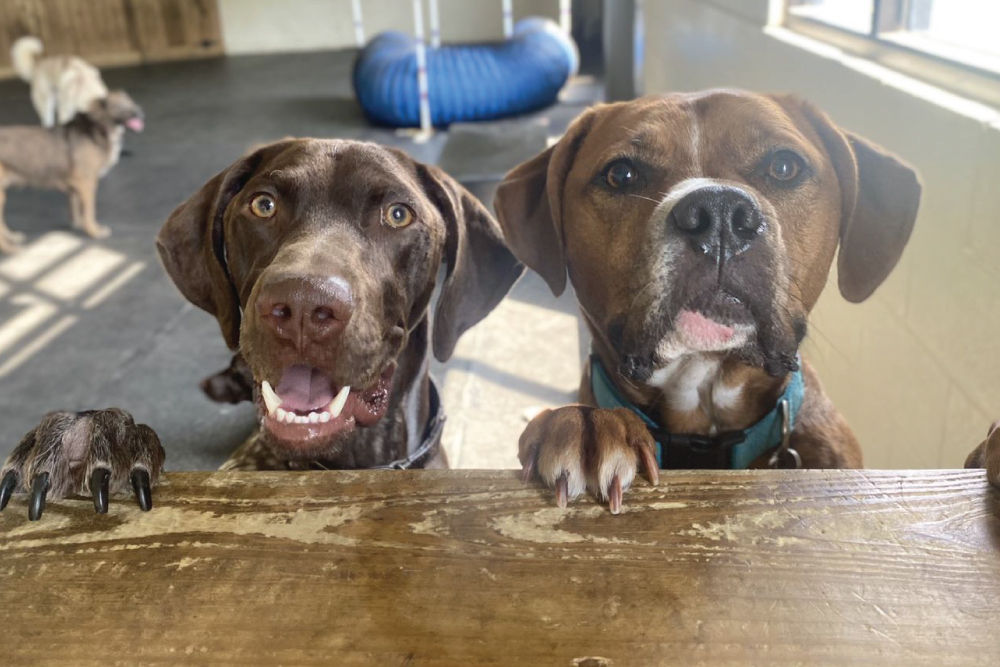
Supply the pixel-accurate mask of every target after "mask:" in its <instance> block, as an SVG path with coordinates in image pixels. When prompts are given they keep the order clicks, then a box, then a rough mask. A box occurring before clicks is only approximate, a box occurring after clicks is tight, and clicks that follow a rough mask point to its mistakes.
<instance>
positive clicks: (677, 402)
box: [649, 354, 720, 412]
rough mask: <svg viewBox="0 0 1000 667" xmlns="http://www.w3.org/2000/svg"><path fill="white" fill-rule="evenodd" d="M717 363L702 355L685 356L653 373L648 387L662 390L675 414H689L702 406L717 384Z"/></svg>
mask: <svg viewBox="0 0 1000 667" xmlns="http://www.w3.org/2000/svg"><path fill="white" fill-rule="evenodd" d="M719 370H720V364H719V361H718V360H717V359H713V358H709V357H706V356H703V355H700V354H691V355H684V356H682V357H679V358H677V359H675V360H673V361H672V362H670V363H669V364H667V365H666V366H664V367H663V368H658V369H656V370H655V371H653V374H652V375H651V376H650V378H649V384H650V385H652V386H655V387H658V388H660V389H661V390H662V391H663V396H664V397H665V398H666V400H667V403H668V404H669V405H670V408H671V409H672V410H677V411H680V412H689V411H691V410H695V409H696V408H698V406H699V405H701V402H702V398H701V397H702V394H703V393H704V394H706V395H708V394H709V389H710V387H711V385H712V383H713V382H716V381H717V380H718V376H719Z"/></svg>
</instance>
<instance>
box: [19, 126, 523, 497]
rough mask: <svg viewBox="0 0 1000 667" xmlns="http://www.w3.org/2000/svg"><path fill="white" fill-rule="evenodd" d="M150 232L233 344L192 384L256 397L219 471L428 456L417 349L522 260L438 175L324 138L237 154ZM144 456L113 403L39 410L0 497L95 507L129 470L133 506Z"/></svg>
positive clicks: (430, 447) (434, 342)
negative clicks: (27, 496)
mask: <svg viewBox="0 0 1000 667" xmlns="http://www.w3.org/2000/svg"><path fill="white" fill-rule="evenodd" d="M157 245H158V248H159V251H160V256H161V258H162V259H163V264H164V266H165V267H166V269H167V272H168V273H169V274H170V277H171V278H172V279H173V280H174V282H175V283H176V284H177V286H178V288H180V290H181V292H182V293H183V294H184V296H185V297H186V298H187V299H188V300H189V301H191V302H192V303H194V304H195V305H196V306H199V307H200V308H202V309H204V310H206V311H207V312H209V313H211V314H212V315H213V316H214V317H215V318H216V319H217V320H218V323H219V327H220V329H221V332H222V336H223V339H224V340H225V342H226V343H227V344H228V345H229V347H230V348H231V349H233V350H234V351H235V352H237V353H238V358H237V359H235V360H234V363H233V365H232V366H231V367H230V368H229V369H227V370H226V371H224V372H223V373H222V374H220V375H217V376H215V377H213V378H210V379H209V381H207V382H206V383H204V384H203V387H204V388H205V390H206V392H208V393H210V394H211V395H213V397H215V398H219V397H220V396H222V397H225V398H226V399H227V400H233V399H239V398H242V397H246V398H248V399H252V400H253V401H254V402H255V404H256V406H257V409H258V416H259V430H258V432H257V433H255V434H254V435H253V436H252V437H251V439H250V440H249V441H248V442H247V443H246V444H244V445H243V446H242V447H241V448H240V449H239V450H238V451H237V452H236V454H235V455H234V456H233V458H232V459H230V461H229V462H228V463H227V464H226V467H227V468H230V469H234V468H241V469H248V468H249V469H291V468H298V469H304V468H312V467H316V468H323V469H326V468H364V467H392V468H407V467H429V466H435V467H440V466H444V465H446V461H445V457H444V452H443V451H442V450H441V449H440V447H439V446H438V445H439V437H440V430H441V424H442V421H443V416H442V413H441V406H440V403H439V400H438V396H437V392H436V390H435V388H434V385H433V382H432V381H431V379H430V376H429V375H428V373H427V366H428V361H429V351H430V350H431V349H433V352H434V354H435V356H436V357H437V358H438V359H441V360H444V359H447V358H448V357H449V356H450V355H451V353H452V350H453V349H454V347H455V343H456V341H457V339H458V337H459V336H460V335H461V334H462V333H463V332H464V331H465V330H466V329H468V328H469V327H471V326H472V325H474V324H475V323H477V322H478V321H479V320H481V319H482V318H483V317H484V316H485V315H486V314H487V313H488V312H489V311H490V310H492V309H493V307H494V306H495V305H496V304H497V303H498V302H499V301H500V300H501V299H502V298H503V296H504V295H505V294H506V292H507V290H508V289H509V288H510V286H511V285H512V284H513V282H514V281H515V280H516V279H517V278H518V276H519V275H520V274H521V271H522V265H521V264H520V263H519V262H518V261H517V260H516V259H515V258H514V256H513V255H512V254H511V253H510V251H509V250H508V249H507V248H506V246H504V244H503V243H502V235H501V232H500V228H499V226H498V224H497V222H496V221H495V220H494V219H493V217H492V216H491V215H490V214H489V212H487V210H486V209H485V208H484V207H483V205H482V204H481V203H479V202H478V201H477V200H476V199H475V198H474V197H473V196H472V195H471V194H470V193H469V192H468V191H466V190H465V189H464V188H463V187H462V186H461V185H459V184H458V183H457V182H456V181H455V180H453V179H452V178H451V177H449V176H448V175H446V174H445V173H444V172H442V171H441V170H439V169H437V168H436V167H431V166H427V165H423V164H420V163H418V162H415V161H413V160H412V159H410V158H409V157H407V156H406V155H404V154H403V153H401V152H399V151H396V150H392V149H387V148H383V147H379V146H376V145H374V144H368V143H360V142H351V141H337V140H316V139H302V140H294V139H293V140H286V141H282V142H278V143H275V144H271V145H268V146H265V147H263V148H260V149H258V150H256V151H254V152H252V153H251V154H249V155H247V156H246V157H244V158H242V159H240V160H238V161H237V162H235V163H234V164H233V165H232V166H230V167H229V168H228V169H226V170H224V171H223V172H221V173H220V174H218V175H217V176H215V177H214V178H212V179H211V180H210V181H209V182H208V183H206V184H205V186H204V187H203V188H202V189H201V190H200V191H198V192H197V193H196V194H194V196H192V197H191V198H190V199H189V200H188V201H187V202H185V203H183V204H181V205H180V206H179V207H178V208H177V209H176V210H175V211H174V212H173V214H172V215H171V216H170V218H169V220H167V222H166V224H165V225H164V226H163V229H162V230H161V231H160V235H159V237H158V240H157ZM442 264H444V265H445V266H446V267H447V270H446V273H445V278H444V282H443V284H442V286H441V293H440V296H439V298H438V300H437V302H436V303H437V305H436V309H435V311H434V313H433V327H432V321H431V317H430V316H429V309H430V304H431V295H432V293H433V291H434V288H435V283H436V280H437V277H438V273H439V272H438V268H439V267H440V266H441V265H442ZM432 329H433V332H432ZM220 378H228V379H229V382H220ZM165 400H169V399H168V398H166V399H165ZM168 445H169V443H168ZM162 462H163V453H162V449H161V447H160V443H159V441H158V440H157V437H156V434H155V433H154V432H153V431H152V430H151V429H149V428H148V427H145V426H143V425H135V424H134V423H133V421H132V418H131V417H130V416H129V415H128V413H126V412H123V411H121V410H102V411H95V412H83V413H66V412H61V413H53V414H52V415H49V416H48V417H46V418H45V419H44V420H43V421H42V423H41V424H39V426H38V427H37V428H35V429H34V430H33V431H32V432H31V433H29V434H28V435H27V436H26V437H25V439H24V441H23V442H22V443H21V444H20V445H19V446H18V447H17V448H15V450H14V452H13V453H12V454H11V456H10V458H9V459H8V461H7V463H6V464H4V466H3V468H2V469H0V479H2V481H0V506H2V505H3V504H6V502H7V500H8V498H9V496H10V493H11V492H12V491H13V490H14V489H15V488H20V489H23V490H25V491H31V494H32V495H31V500H30V503H29V505H30V508H31V512H32V515H33V516H34V517H37V516H38V515H39V514H40V513H41V507H42V506H43V505H44V501H45V499H46V497H50V498H51V497H55V496H60V495H63V494H65V493H71V492H84V493H92V494H93V496H94V499H95V500H94V502H95V505H96V506H97V508H98V510H103V509H105V508H106V507H107V494H108V492H109V491H110V492H112V493H113V492H115V491H117V490H120V489H126V488H128V486H129V484H132V485H133V486H134V487H135V488H136V493H137V495H138V497H139V499H140V501H141V504H143V506H144V507H148V506H149V505H150V501H151V499H150V495H149V491H148V489H149V485H150V484H151V483H155V481H156V478H157V476H158V475H159V472H160V468H161V464H162Z"/></svg>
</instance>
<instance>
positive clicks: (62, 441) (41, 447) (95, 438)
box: [0, 408, 164, 521]
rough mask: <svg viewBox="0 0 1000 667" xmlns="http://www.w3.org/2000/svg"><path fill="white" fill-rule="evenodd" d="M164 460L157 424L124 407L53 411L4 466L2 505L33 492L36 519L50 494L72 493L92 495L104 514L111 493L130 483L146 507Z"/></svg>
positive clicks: (32, 512)
mask: <svg viewBox="0 0 1000 667" xmlns="http://www.w3.org/2000/svg"><path fill="white" fill-rule="evenodd" d="M163 459H164V452H163V447H162V446H160V439H159V438H158V437H157V435H156V433H155V432H154V431H153V429H151V428H149V427H148V426H146V425H145V424H136V423H135V421H133V419H132V415H130V414H129V413H127V412H125V411H124V410H119V409H118V408H110V409H107V410H88V411H85V412H51V413H49V414H47V415H46V416H45V417H44V418H43V419H42V421H41V423H40V424H39V425H38V426H36V427H35V428H34V429H32V430H31V431H29V432H28V433H27V434H26V435H25V436H24V438H22V440H21V442H20V444H18V446H17V447H15V448H14V451H13V452H11V454H10V456H9V457H7V461H6V462H5V463H4V464H3V467H0V510H3V508H4V507H6V505H7V502H8V501H9V500H10V497H11V494H13V493H14V492H15V491H17V490H21V491H24V492H26V493H29V494H30V496H29V499H28V518H29V519H31V520H32V521H36V520H38V519H39V518H40V517H41V516H42V512H43V511H44V509H45V502H46V499H58V498H62V497H64V496H67V495H70V494H89V495H91V496H92V497H93V499H94V509H95V510H96V511H97V512H99V513H101V514H103V513H105V512H107V511H108V496H109V494H117V493H120V492H122V491H125V490H126V489H128V488H129V487H130V486H131V488H132V490H133V492H134V493H135V497H136V500H137V502H138V503H139V507H140V508H142V510H143V511H148V510H150V509H151V508H152V506H153V500H152V492H151V487H152V486H153V485H154V484H155V483H156V481H157V480H158V479H159V476H160V472H161V470H162V469H163Z"/></svg>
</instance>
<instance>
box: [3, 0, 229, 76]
mask: <svg viewBox="0 0 1000 667" xmlns="http://www.w3.org/2000/svg"><path fill="white" fill-rule="evenodd" d="M22 35H35V36H37V37H39V38H40V39H41V40H42V41H43V42H44V43H45V51H46V53H49V54H75V55H79V56H82V57H84V58H85V59H87V60H88V61H90V62H92V63H93V64H95V65H98V66H107V65H121V64H128V63H138V62H155V61H158V60H173V59H177V58H196V57H202V56H210V55H220V54H221V53H222V52H223V48H222V47H223V44H222V29H221V25H220V23H219V8H218V4H217V0H4V2H2V3H0V76H10V75H12V74H13V71H12V69H11V63H10V47H11V44H13V42H14V40H16V39H17V38H18V37H21V36H22Z"/></svg>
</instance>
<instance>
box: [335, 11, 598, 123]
mask: <svg viewBox="0 0 1000 667" xmlns="http://www.w3.org/2000/svg"><path fill="white" fill-rule="evenodd" d="M416 48H417V40H416V39H414V38H413V37H411V36H409V35H406V34H403V33H401V32H394V31H393V32H384V33H381V34H379V35H377V36H376V37H375V38H374V39H372V40H371V41H370V42H368V44H367V45H366V46H365V48H364V49H362V50H361V52H360V53H359V54H358V57H357V60H355V62H354V93H355V95H357V98H358V102H359V103H360V104H361V108H362V109H364V112H365V114H366V115H367V116H368V119H369V120H371V121H372V122H373V123H377V124H379V125H390V126H393V127H410V126H416V125H420V97H419V94H418V90H417V56H416ZM578 59H579V56H578V55H577V51H576V45H575V44H573V41H572V40H571V39H570V38H569V37H568V36H567V35H566V34H565V33H563V32H562V30H560V29H559V27H558V26H557V25H556V24H555V23H553V22H552V21H549V20H547V19H542V18H534V17H533V18H527V19H523V20H521V21H518V22H517V25H516V26H515V27H514V34H513V36H512V37H511V39H508V40H505V41H503V42H496V43H486V44H467V45H452V46H441V47H439V48H436V49H432V48H428V49H427V85H428V89H429V91H430V94H429V101H430V110H431V122H432V123H433V124H434V125H438V126H441V125H448V124H449V123H454V122H458V121H469V120H487V119H491V118H502V117H504V116H511V115H514V114H519V113H524V112H526V111H532V110H534V109H538V108H541V107H544V106H547V105H549V104H552V103H553V102H555V101H556V98H557V96H558V95H559V90H560V89H561V88H562V87H563V85H564V84H565V83H566V80H567V79H569V77H570V76H571V75H572V74H574V73H575V72H576V68H577V63H578Z"/></svg>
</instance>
